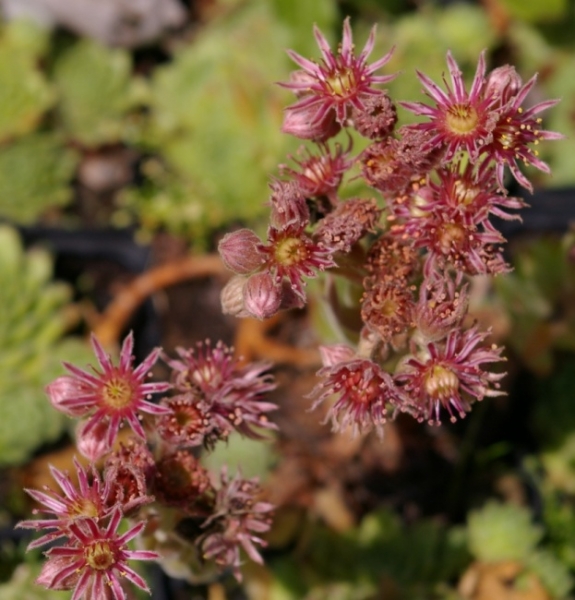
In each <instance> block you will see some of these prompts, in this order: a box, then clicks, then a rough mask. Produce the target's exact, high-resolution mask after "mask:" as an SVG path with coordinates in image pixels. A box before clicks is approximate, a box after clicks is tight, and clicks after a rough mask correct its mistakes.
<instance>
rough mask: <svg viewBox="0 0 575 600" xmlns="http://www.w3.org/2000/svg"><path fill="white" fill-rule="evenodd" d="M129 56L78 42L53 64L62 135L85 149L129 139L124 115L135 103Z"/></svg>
mask: <svg viewBox="0 0 575 600" xmlns="http://www.w3.org/2000/svg"><path fill="white" fill-rule="evenodd" d="M131 70H132V60H131V57H130V55H129V54H128V52H126V51H125V50H121V49H110V48H106V47H105V46H102V45H101V44H99V43H97V42H95V41H92V40H81V41H79V42H77V43H76V44H74V45H73V46H72V47H71V48H69V49H68V50H67V51H66V52H65V53H64V54H63V55H62V56H61V57H60V58H59V60H58V61H57V62H56V65H55V68H54V83H55V85H56V88H57V90H58V92H59V96H60V99H59V103H58V113H59V116H60V119H61V122H62V128H63V130H64V133H65V134H66V135H67V136H69V137H71V138H72V139H74V140H76V141H78V142H80V143H81V144H83V145H85V146H98V145H102V144H106V143H114V142H118V141H121V140H123V139H124V138H126V137H127V136H129V130H130V123H129V120H128V119H126V113H127V112H128V110H129V109H130V108H132V106H133V104H134V101H135V92H134V90H135V88H137V85H136V81H137V80H135V79H133V78H132V77H131Z"/></svg>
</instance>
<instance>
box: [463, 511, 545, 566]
mask: <svg viewBox="0 0 575 600" xmlns="http://www.w3.org/2000/svg"><path fill="white" fill-rule="evenodd" d="M467 529H468V535H469V550H470V551H471V553H472V554H473V555H474V556H475V557H476V558H477V559H479V560H481V561H483V562H495V561H499V560H518V561H523V560H525V559H526V558H527V556H529V554H531V552H532V551H533V550H534V549H535V547H536V546H537V544H538V543H539V542H540V541H541V538H542V537H543V531H542V529H541V527H538V526H537V525H535V524H534V523H533V521H532V518H531V514H530V513H529V511H528V510H527V509H525V508H522V507H519V506H514V505H511V504H501V503H499V502H488V503H487V504H486V505H485V506H484V507H483V508H482V509H481V510H475V511H472V512H471V513H470V514H469V517H468V520H467Z"/></svg>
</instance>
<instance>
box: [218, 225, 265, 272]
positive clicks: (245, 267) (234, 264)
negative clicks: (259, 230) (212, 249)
mask: <svg viewBox="0 0 575 600" xmlns="http://www.w3.org/2000/svg"><path fill="white" fill-rule="evenodd" d="M260 244H261V241H260V238H259V237H258V236H257V235H256V234H255V233H254V232H253V231H252V230H251V229H239V230H238V231H233V232H232V233H228V234H226V235H225V236H224V237H223V238H222V240H221V241H220V243H219V244H218V251H219V253H220V256H221V257H222V260H223V261H224V264H225V265H226V267H227V268H228V269H230V270H231V271H234V273H237V274H238V275H248V274H249V273H252V272H253V271H255V270H256V269H257V268H258V267H259V266H261V264H262V262H263V260H264V256H263V254H262V253H261V252H260V251H259V249H258V246H259V245H260Z"/></svg>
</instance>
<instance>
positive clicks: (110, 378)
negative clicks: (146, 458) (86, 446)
mask: <svg viewBox="0 0 575 600" xmlns="http://www.w3.org/2000/svg"><path fill="white" fill-rule="evenodd" d="M133 346H134V337H133V335H132V333H130V334H129V335H128V337H126V339H125V340H124V343H123V344H122V350H121V353H120V362H119V364H118V365H114V364H113V363H112V360H111V358H110V356H108V355H107V354H106V353H105V352H104V349H103V348H102V346H101V345H100V343H99V342H98V340H97V339H96V338H95V336H92V347H93V349H94V352H95V354H96V358H97V359H98V364H99V366H100V369H101V371H99V370H98V369H96V368H94V367H92V371H93V373H89V372H88V371H84V370H83V369H79V368H78V367H75V366H74V365H71V364H70V363H64V366H65V367H66V369H68V371H70V372H71V373H72V377H71V378H69V379H73V380H75V384H74V385H72V384H71V383H70V382H68V385H67V389H68V390H69V393H68V394H67V395H66V397H65V398H62V394H61V388H60V387H58V388H55V387H54V386H52V387H51V386H48V388H47V392H48V394H49V395H50V399H51V401H52V404H53V405H55V406H56V405H58V406H60V407H61V410H63V411H65V412H67V413H68V414H73V415H75V416H84V415H87V416H88V420H87V422H86V424H85V425H84V426H83V427H82V429H81V434H82V435H83V436H87V435H90V433H91V432H92V431H93V430H94V429H95V428H97V427H98V425H100V424H101V423H103V422H105V423H106V430H105V432H102V433H103V441H104V442H105V444H106V446H107V447H108V448H111V447H112V444H113V443H114V440H115V439H116V436H117V435H118V430H119V429H120V425H121V424H122V423H123V422H124V421H127V422H128V424H129V425H130V427H131V428H132V429H133V431H134V433H136V434H137V435H138V436H140V437H141V438H145V437H146V434H145V432H144V429H143V428H142V425H141V424H140V421H139V413H140V412H144V413H150V414H153V415H160V414H165V413H166V412H168V411H169V409H167V408H165V407H162V406H158V405H156V404H153V403H152V402H149V401H148V399H149V398H150V394H153V393H156V392H164V391H166V390H167V389H169V387H170V386H169V384H168V383H144V379H145V378H146V376H147V375H148V372H149V371H150V369H151V368H152V366H153V365H154V363H155V362H156V360H157V359H158V356H159V355H160V349H159V348H157V349H156V350H154V351H153V352H152V353H151V354H150V355H149V356H148V357H147V358H146V359H145V360H144V362H142V363H141V364H140V365H139V366H138V367H136V368H134V367H133V366H132V361H133V357H132V350H133Z"/></svg>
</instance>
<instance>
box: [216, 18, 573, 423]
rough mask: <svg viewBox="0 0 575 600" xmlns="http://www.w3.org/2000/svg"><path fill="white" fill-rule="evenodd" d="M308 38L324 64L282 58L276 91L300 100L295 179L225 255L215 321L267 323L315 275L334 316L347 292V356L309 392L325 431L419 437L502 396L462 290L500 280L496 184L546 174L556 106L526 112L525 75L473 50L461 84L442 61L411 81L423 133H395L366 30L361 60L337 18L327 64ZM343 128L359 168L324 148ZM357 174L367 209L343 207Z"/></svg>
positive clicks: (287, 128)
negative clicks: (400, 430)
mask: <svg viewBox="0 0 575 600" xmlns="http://www.w3.org/2000/svg"><path fill="white" fill-rule="evenodd" d="M314 33H315V38H316V41H317V43H318V46H319V49H320V53H321V57H320V58H319V59H317V60H313V61H312V60H308V59H306V58H304V57H302V56H300V55H299V54H297V53H295V52H293V51H288V55H289V56H290V58H291V59H292V60H293V61H294V62H295V63H296V64H297V66H298V67H299V69H298V70H296V71H294V72H293V73H292V74H291V77H290V79H289V81H288V82H286V83H282V84H281V85H282V86H283V87H285V88H287V89H288V90H290V91H292V92H293V93H294V95H295V96H296V102H295V103H294V104H291V105H289V106H288V107H287V108H286V110H285V113H284V122H283V131H284V132H285V133H289V134H291V135H293V136H295V137H297V138H300V139H302V140H306V141H307V142H308V148H307V149H304V150H302V151H301V153H300V156H302V157H303V160H294V161H293V162H295V163H296V165H297V166H298V167H299V168H291V167H286V166H285V165H280V167H279V171H280V174H281V178H280V179H276V180H274V181H273V182H272V184H271V186H270V187H271V195H270V201H269V205H270V207H271V215H270V222H269V227H268V232H267V237H266V238H264V239H263V240H262V239H260V238H258V237H257V236H256V235H255V233H254V232H251V231H249V230H246V229H242V230H239V231H236V232H232V233H230V234H228V235H227V236H225V237H224V238H223V240H222V241H221V243H220V253H221V255H222V258H223V260H224V262H225V263H226V265H228V266H229V267H230V268H231V269H232V270H233V271H234V272H235V273H236V275H235V277H234V278H232V279H231V281H230V282H229V284H228V286H227V287H226V288H225V289H224V292H223V294H222V303H223V308H224V311H225V312H227V313H230V314H234V315H236V316H239V317H242V316H246V315H251V316H253V317H256V318H260V319H263V318H268V317H271V316H273V315H274V314H275V313H276V312H277V311H278V310H281V309H285V308H291V307H294V306H299V307H301V306H303V305H304V304H305V303H306V299H307V298H306V288H305V282H306V280H307V279H309V278H314V277H318V276H320V275H322V273H325V276H326V277H327V278H328V281H329V282H330V283H329V285H330V289H332V290H333V293H332V294H331V296H330V301H331V302H332V304H333V309H334V317H337V308H338V306H342V305H344V304H345V302H346V301H345V299H344V297H343V294H344V293H345V294H346V296H347V297H348V298H349V297H354V294H355V297H359V298H361V300H360V302H358V303H357V304H358V305H357V312H358V313H359V315H358V316H360V319H358V320H357V321H358V322H360V323H361V325H360V326H359V327H357V328H356V330H355V331H351V332H350V333H351V334H353V335H350V336H349V338H350V339H349V341H350V342H353V345H352V344H351V343H349V344H347V345H346V346H342V345H341V344H340V345H337V346H335V347H332V348H324V349H323V351H322V358H323V360H324V368H323V369H321V370H320V371H319V372H318V376H319V378H320V383H319V384H318V385H317V386H316V387H315V388H314V390H313V391H312V394H311V395H312V397H315V402H314V404H313V406H314V407H315V406H317V405H318V404H320V403H327V404H329V406H330V408H328V420H330V421H331V424H332V427H333V429H334V430H336V431H337V430H340V429H345V428H349V429H350V430H351V431H353V432H355V433H367V432H369V431H370V430H372V429H375V430H376V431H377V432H378V433H380V434H381V433H382V432H383V428H382V426H383V424H384V423H385V421H386V420H387V419H393V418H394V417H395V416H396V415H397V414H399V413H408V414H410V415H412V416H413V417H415V418H416V419H417V420H418V421H422V422H426V423H428V424H430V425H440V424H441V422H442V421H443V420H444V419H445V418H447V419H449V420H450V421H455V420H457V419H460V418H463V417H465V415H466V414H467V413H468V412H469V411H470V410H471V408H472V406H473V404H475V403H476V402H479V401H481V400H483V399H484V398H486V397H493V396H498V395H501V394H502V393H503V391H502V390H501V389H500V380H501V379H502V378H503V374H502V363H503V361H504V360H505V358H504V357H503V356H502V349H501V348H499V347H497V346H496V345H495V344H493V343H490V340H489V335H490V332H489V331H488V330H487V331H483V330H481V328H480V327H479V326H478V325H474V324H473V320H472V319H471V318H468V317H469V314H468V312H469V311H468V287H469V282H470V280H471V279H472V278H473V277H475V276H477V275H491V276H494V275H498V274H501V273H507V272H508V271H509V270H510V267H509V265H507V264H506V262H505V259H504V256H503V245H504V243H505V241H506V240H505V238H504V237H503V235H502V234H501V233H500V232H499V231H498V230H497V229H496V227H495V226H494V224H493V217H497V218H502V219H507V220H510V219H518V218H520V217H519V215H518V214H517V210H518V209H521V208H523V207H524V206H525V204H524V202H523V201H522V200H521V199H520V198H516V197H513V196H511V195H510V194H509V193H508V191H507V190H506V189H505V187H504V183H505V181H504V178H505V177H507V176H509V175H511V176H512V177H513V178H514V179H515V180H516V181H517V183H519V184H520V185H521V186H522V187H524V188H526V189H527V190H530V191H531V190H532V189H533V187H532V184H531V182H530V180H529V179H528V171H527V172H524V167H535V168H537V169H539V170H540V171H543V172H545V173H548V172H549V167H548V166H547V164H546V163H545V162H543V161H542V159H541V158H540V157H539V155H538V145H539V143H540V142H542V141H545V140H555V139H559V138H561V137H562V135H561V134H559V133H556V132H552V131H548V130H546V129H545V127H544V124H543V121H542V117H541V114H542V113H543V112H544V111H545V110H546V109H548V108H550V107H552V106H554V105H555V104H556V103H557V102H558V101H557V100H546V101H543V102H539V103H537V104H533V105H530V104H529V98H528V95H529V93H530V92H531V91H532V90H533V88H534V87H535V85H536V82H537V78H536V76H533V77H532V78H531V79H529V81H527V82H526V83H523V81H522V79H521V77H520V76H519V74H518V73H517V71H516V70H515V68H514V67H513V66H511V65H504V66H502V67H498V68H496V69H493V70H492V71H488V68H487V56H486V53H485V52H481V53H480V55H479V58H478V60H477V67H476V69H475V76H474V78H473V81H472V82H471V84H470V85H469V86H468V85H466V83H465V81H464V79H463V75H462V72H461V71H460V69H459V66H458V64H457V62H456V60H455V58H454V57H453V55H452V53H451V52H448V53H447V71H448V76H444V78H443V82H442V83H441V84H439V83H437V82H435V81H433V80H432V79H431V78H430V77H428V76H427V75H425V74H424V73H422V72H420V71H417V78H418V79H419V81H420V83H421V84H422V85H423V88H424V93H425V95H426V96H427V97H428V98H427V101H426V102H400V103H399V104H400V105H401V106H402V107H403V108H406V109H408V110H409V111H411V112H413V113H414V114H415V115H416V116H417V117H419V118H420V122H417V123H411V124H408V125H404V126H400V127H397V126H396V123H397V120H398V119H397V117H398V113H397V111H396V106H395V104H394V101H393V100H392V99H391V98H390V95H389V93H388V91H387V90H385V89H382V88H381V86H382V85H383V84H386V83H388V82H390V81H391V80H392V79H394V78H395V77H396V75H395V74H393V73H387V72H386V71H387V69H386V67H387V64H388V63H389V62H390V60H391V57H392V51H389V52H388V53H387V54H385V55H384V56H383V57H379V58H378V57H371V56H370V55H371V53H372V51H373V49H374V40H375V28H374V29H372V31H371V33H370V35H369V38H368V40H367V43H366V44H365V46H364V47H363V49H362V50H359V46H358V48H357V49H356V47H355V45H354V43H353V39H352V31H351V26H350V22H349V19H346V20H345V21H344V24H343V37H342V41H341V44H339V45H338V46H337V49H336V50H332V49H331V48H330V46H329V44H328V42H327V40H326V39H325V37H324V36H323V34H322V33H321V31H320V30H319V29H318V28H317V27H315V28H314ZM342 129H343V130H347V132H348V137H349V139H350V140H351V139H352V133H353V135H354V136H355V135H357V134H359V135H361V136H362V137H363V138H367V139H364V140H363V141H364V146H365V144H367V146H366V147H365V149H364V150H363V151H362V152H361V153H359V154H358V155H356V156H355V157H354V156H353V154H352V150H353V148H352V143H351V141H350V142H349V143H348V144H347V147H346V148H345V150H342V148H341V147H340V145H339V144H338V142H334V140H333V138H334V136H335V135H336V134H338V132H339V131H340V130H342ZM310 143H311V144H315V150H314V149H309V144H310ZM312 148H313V147H312ZM353 164H358V165H359V168H360V172H361V175H360V177H362V178H363V180H364V182H365V184H367V186H369V187H370V188H372V192H371V194H372V196H371V197H366V198H361V197H360V198H356V197H353V198H348V197H347V195H346V194H345V193H342V187H343V186H342V183H343V182H344V181H345V177H344V176H345V175H347V174H349V173H350V169H351V165H353ZM355 178H356V179H357V178H358V176H357V175H356V176H355ZM336 278H338V281H337V283H335V279H336ZM342 278H343V279H346V280H347V281H342ZM338 290H342V291H343V292H342V297H341V298H338ZM341 325H342V328H343V323H342V324H341ZM346 341H347V340H346ZM342 348H343V350H342Z"/></svg>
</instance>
